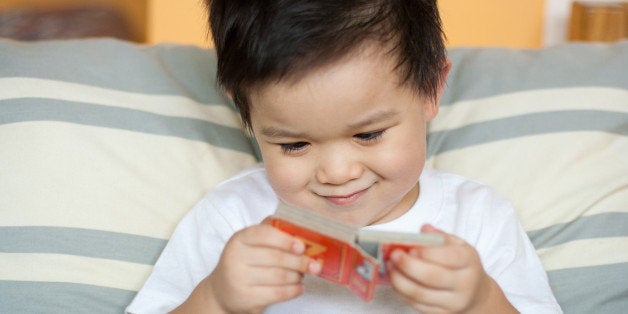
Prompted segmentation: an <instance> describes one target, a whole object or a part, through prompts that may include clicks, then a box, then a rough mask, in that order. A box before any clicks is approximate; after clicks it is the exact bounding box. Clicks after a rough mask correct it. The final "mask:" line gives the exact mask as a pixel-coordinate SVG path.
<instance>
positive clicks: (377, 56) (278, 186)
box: [250, 45, 438, 226]
mask: <svg viewBox="0 0 628 314" xmlns="http://www.w3.org/2000/svg"><path fill="white" fill-rule="evenodd" d="M395 65H396V59H395V58H394V57H393V56H392V55H391V54H387V53H386V50H385V49H382V48H381V47H380V46H377V45H370V46H367V47H366V48H365V49H362V50H360V51H358V52H357V53H354V54H352V55H350V56H348V57H345V58H343V59H340V60H339V61H336V62H334V63H332V64H330V65H326V66H323V67H321V68H317V69H314V70H312V71H311V72H309V73H306V75H305V76H303V77H301V78H299V79H297V80H290V78H288V79H284V80H281V81H278V82H277V81H274V82H271V83H269V84H266V85H263V86H261V87H260V88H258V89H256V90H254V91H253V92H252V93H251V95H250V99H251V125H252V128H253V132H254V134H255V137H256V139H257V141H258V143H259V145H260V149H261V152H262V156H263V159H264V165H265V167H266V170H267V173H268V178H269V180H270V184H271V185H272V187H273V188H274V190H275V191H276V192H277V194H278V195H279V197H280V198H281V199H283V200H284V201H286V202H288V203H291V204H294V205H296V206H299V207H303V208H307V209H309V210H312V211H315V212H318V213H319V214H323V215H325V216H329V217H333V218H335V219H337V220H340V221H343V222H345V223H349V224H352V225H356V226H365V225H370V224H376V223H381V222H385V221H389V220H392V219H395V218H397V217H399V216H401V215H402V214H403V213H405V212H406V211H407V210H408V209H409V208H410V207H411V206H412V205H413V204H414V202H415V201H416V199H417V197H418V195H419V186H418V178H419V176H420V174H421V172H422V170H423V165H424V162H425V142H426V138H425V137H426V134H425V132H426V131H425V129H426V122H428V121H429V120H431V119H432V118H433V117H434V116H435V115H436V113H437V111H438V107H437V101H436V100H434V101H432V100H428V99H427V98H426V97H422V96H420V95H417V93H416V92H415V91H414V90H413V89H412V88H411V87H410V85H409V84H404V85H400V84H399V81H400V76H399V74H398V72H396V71H395V70H394V69H395Z"/></svg>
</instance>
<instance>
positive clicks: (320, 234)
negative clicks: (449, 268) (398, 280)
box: [270, 202, 444, 301]
mask: <svg viewBox="0 0 628 314" xmlns="http://www.w3.org/2000/svg"><path fill="white" fill-rule="evenodd" d="M270 223H271V225H272V226H274V227H275V228H278V229H280V230H282V231H284V232H286V233H289V234H291V235H294V236H296V237H297V238H299V239H301V240H302V241H303V242H304V243H305V245H306V250H305V254H306V255H307V256H309V257H310V258H312V259H314V260H317V261H318V262H319V263H321V265H322V271H321V273H320V275H319V277H321V278H323V279H326V280H329V281H331V282H334V283H337V284H341V285H345V286H347V288H348V289H349V290H351V291H352V292H353V293H355V294H356V295H357V296H359V297H360V298H362V299H363V300H365V301H370V300H371V299H373V294H374V292H375V286H376V285H378V284H384V285H386V284H390V279H389V277H388V273H387V271H386V262H387V260H388V258H389V257H390V254H391V253H392V251H393V250H395V249H401V250H404V251H409V250H410V249H411V248H416V247H424V246H432V245H439V244H442V243H443V242H444V238H443V237H442V236H441V235H438V234H421V233H416V234H412V233H398V232H383V231H371V230H360V229H359V228H355V227H351V226H349V225H346V224H343V223H341V222H338V221H335V220H333V219H330V218H327V217H323V216H321V215H318V214H315V213H313V212H311V211H307V210H303V209H299V208H296V207H292V206H289V205H287V204H285V203H283V202H280V203H279V207H278V208H277V211H276V212H275V214H274V215H273V216H271V220H270Z"/></svg>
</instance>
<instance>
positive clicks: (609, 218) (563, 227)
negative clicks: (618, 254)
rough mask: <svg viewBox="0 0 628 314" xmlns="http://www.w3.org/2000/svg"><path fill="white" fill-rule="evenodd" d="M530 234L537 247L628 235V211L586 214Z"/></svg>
mask: <svg viewBox="0 0 628 314" xmlns="http://www.w3.org/2000/svg"><path fill="white" fill-rule="evenodd" d="M528 236H529V237H530V240H531V241H532V243H533V244H534V247H535V248H537V249H540V248H545V247H551V246H555V245H559V244H563V243H567V242H570V241H575V240H583V239H596V238H610V237H628V213H624V212H613V213H603V214H597V215H592V216H584V217H580V218H578V219H576V220H574V221H571V222H567V223H561V224H556V225H552V226H550V227H547V228H543V229H538V230H532V231H529V232H528ZM627 279H628V278H627Z"/></svg>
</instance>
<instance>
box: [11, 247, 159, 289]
mask: <svg viewBox="0 0 628 314" xmlns="http://www.w3.org/2000/svg"><path fill="white" fill-rule="evenodd" d="M0 260H1V261H2V262H3V265H2V267H0V280H16V281H44V282H64V283H78V284H87V285H96V286H102V287H109V288H117V289H124V290H131V291H138V290H139V289H140V288H141V287H142V285H143V284H144V281H145V280H146V278H148V276H149V275H150V273H151V271H152V266H149V265H143V264H135V263H129V262H122V261H116V260H106V259H99V258H91V257H83V256H74V255H61V254H32V253H0Z"/></svg>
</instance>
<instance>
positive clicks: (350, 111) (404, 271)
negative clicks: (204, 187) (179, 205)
mask: <svg viewBox="0 0 628 314" xmlns="http://www.w3.org/2000/svg"><path fill="white" fill-rule="evenodd" d="M207 2H208V8H209V13H210V24H211V25H210V26H211V31H212V35H213V39H214V42H215V45H216V51H217V55H218V81H219V83H220V84H221V86H222V87H223V88H224V89H225V90H226V92H227V93H228V94H229V95H230V97H232V99H233V101H234V102H235V104H236V106H237V107H238V109H239V112H240V114H241V117H242V120H243V122H244V124H245V126H246V127H247V128H248V129H249V130H250V131H251V132H252V134H253V135H254V136H255V139H256V140H257V142H258V144H259V147H260V151H261V154H262V157H263V164H261V165H257V166H255V167H252V168H250V169H247V170H244V171H243V172H241V173H239V174H237V175H236V176H234V177H233V178H231V179H229V180H227V181H226V182H223V183H222V184H220V185H219V186H218V187H216V188H215V189H214V190H213V191H211V192H210V193H209V194H208V195H207V196H206V197H205V198H203V199H202V200H201V201H200V203H199V204H198V205H197V206H196V207H195V208H193V209H192V211H191V212H190V213H189V214H188V215H187V216H186V217H185V218H184V219H183V220H182V221H181V223H180V224H179V226H178V227H177V229H176V231H175V233H174V234H173V236H172V238H171V240H170V242H169V243H168V246H167V247H166V248H165V250H164V252H163V253H162V256H161V257H160V258H159V261H158V262H157V264H156V265H155V268H154V271H153V274H152V275H151V276H150V278H149V279H148V281H147V282H146V284H145V286H144V287H143V289H142V290H141V291H140V292H139V293H138V295H137V297H136V299H135V300H134V302H133V303H132V304H131V305H130V306H129V308H128V309H127V310H128V312H136V313H144V312H166V311H174V312H178V311H179V312H192V313H201V312H206V313H222V312H253V313H256V312H262V311H267V312H282V313H302V312H316V313H324V312H325V313H327V312H328V313H345V312H358V313H363V312H387V313H403V312H415V311H420V312H422V313H454V312H455V313H515V312H517V311H520V312H524V313H557V312H560V308H559V306H558V305H557V303H556V300H555V299H554V297H553V295H552V292H551V290H550V288H549V285H548V283H547V278H546V275H545V272H544V271H543V268H542V267H541V264H540V262H539V259H538V257H537V256H536V255H535V251H534V248H533V247H532V245H531V244H530V242H529V240H528V238H527V237H526V234H525V233H524V231H523V230H522V228H521V226H520V224H519V223H518V221H517V219H516V215H515V213H514V210H513V209H512V207H511V205H510V204H509V203H508V202H507V201H505V200H504V199H503V198H501V197H499V196H498V195H496V194H495V193H494V192H493V191H492V190H491V189H489V188H487V187H485V186H482V185H480V184H478V183H475V182H472V181H469V180H466V179H464V178H461V177H459V176H456V175H452V174H447V173H443V172H439V171H435V170H430V169H424V163H425V152H426V124H427V122H429V121H430V120H432V119H433V118H434V117H435V116H436V114H437V112H438V101H439V97H440V95H441V93H442V90H443V87H444V84H445V78H446V76H447V73H448V71H449V68H450V63H449V61H448V59H447V57H446V52H445V46H444V43H443V34H442V30H441V23H440V18H439V14H438V9H437V5H436V1H434V0H405V1H403V0H370V1H369V0H362V1H338V0H322V1H313V0H296V1H272V0H270V1H237V0H215V1H207ZM280 200H283V201H285V202H286V203H289V204H293V205H295V206H297V207H301V208H305V209H307V210H311V211H313V212H316V213H318V214H321V215H324V216H327V217H331V218H333V219H336V220H338V221H341V222H344V223H347V224H350V225H353V226H357V227H363V228H367V229H375V230H389V231H397V232H411V233H418V232H427V233H439V234H442V235H443V236H444V237H445V243H444V244H443V245H440V246H436V247H428V248H423V249H422V250H420V251H419V250H412V251H410V252H407V253H406V252H402V251H395V252H394V253H393V254H392V257H391V261H390V263H389V265H387V267H388V270H389V272H390V276H391V282H392V285H391V286H381V287H378V289H377V291H376V294H375V298H374V300H373V301H371V302H370V303H364V302H362V301H361V300H359V299H358V298H356V297H355V296H354V295H353V294H351V293H350V292H349V291H347V290H345V289H344V287H341V286H337V285H334V284H332V283H329V282H326V281H323V280H320V279H319V278H317V277H316V276H304V275H305V274H307V275H316V274H318V273H319V272H320V270H321V265H319V264H318V263H317V262H315V261H313V260H310V259H309V258H308V257H306V256H305V255H304V254H303V253H304V250H305V247H304V244H303V243H302V242H301V241H299V240H298V239H296V238H294V237H292V236H290V235H288V234H286V233H283V232H281V231H279V230H277V229H274V228H272V227H271V226H269V225H268V224H267V223H264V219H265V218H266V217H268V216H269V215H272V214H273V212H274V211H275V209H276V207H277V205H278V203H279V201H280Z"/></svg>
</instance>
